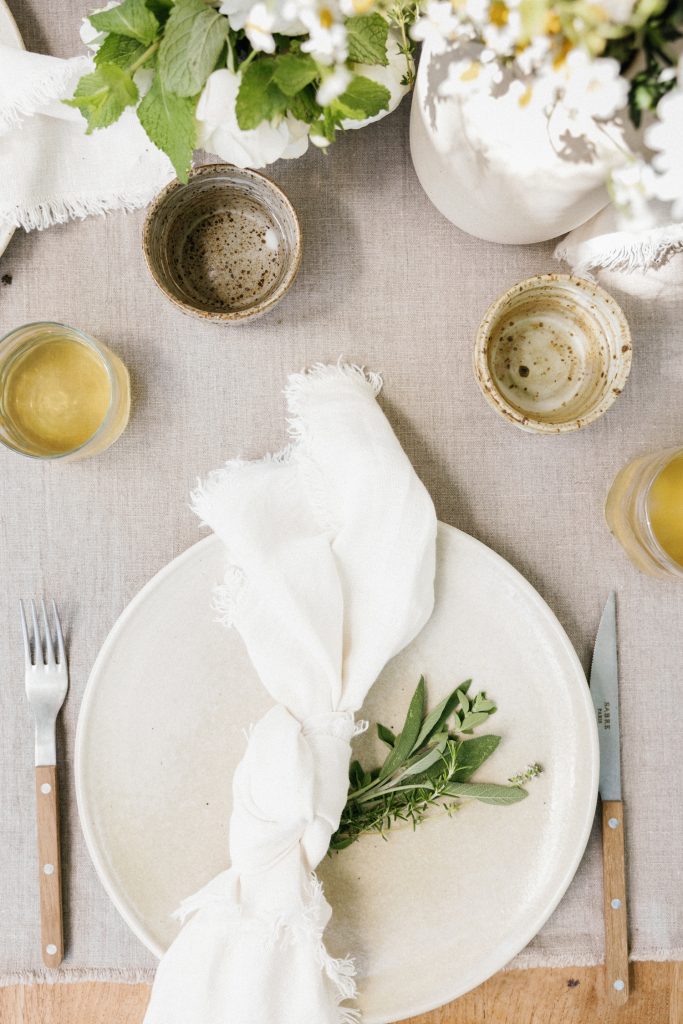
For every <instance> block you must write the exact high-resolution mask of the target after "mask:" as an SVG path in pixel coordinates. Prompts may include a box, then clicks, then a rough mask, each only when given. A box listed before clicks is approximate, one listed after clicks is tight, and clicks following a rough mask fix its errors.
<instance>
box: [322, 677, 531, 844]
mask: <svg viewBox="0 0 683 1024" xmlns="http://www.w3.org/2000/svg"><path fill="white" fill-rule="evenodd" d="M470 682H471V681H470V680H469V679H468V680H467V682H465V683H462V684H461V685H460V686H459V687H457V688H456V689H455V690H454V691H453V692H452V693H451V694H449V695H448V696H447V697H445V698H444V699H443V700H442V701H441V703H440V704H438V705H437V706H436V707H435V708H434V709H433V710H432V711H430V712H428V713H427V714H425V682H424V678H420V681H419V683H418V685H417V689H416V690H415V693H414V694H413V697H412V699H411V702H410V706H409V708H408V714H407V716H406V720H405V722H404V725H403V728H402V730H401V732H400V733H399V734H398V735H397V736H395V735H394V733H393V732H392V731H391V729H388V728H387V726H385V725H379V724H378V726H377V735H378V736H379V738H380V739H381V740H382V742H383V743H385V744H386V745H387V747H388V748H389V752H388V754H387V756H386V759H385V761H384V763H383V764H382V765H381V766H380V767H379V768H375V769H373V770H372V771H366V770H365V769H364V768H363V766H362V765H361V763H360V762H359V761H353V762H352V763H351V767H350V769H349V794H348V798H347V801H346V806H345V807H344V810H343V812H342V816H341V820H340V823H339V828H338V829H337V831H336V832H335V834H334V835H333V836H332V839H331V841H330V850H342V849H344V848H345V847H347V846H350V844H351V843H353V842H355V840H356V839H359V838H360V836H362V835H364V834H366V833H368V832H376V833H379V834H380V835H381V836H383V837H385V838H386V833H387V832H388V831H389V829H390V828H391V827H392V825H393V824H395V823H396V822H409V823H411V824H412V826H413V827H414V828H415V827H417V825H419V823H420V822H421V821H422V820H423V819H424V818H425V816H426V815H427V814H428V813H429V811H430V810H432V809H433V808H435V807H437V806H441V807H443V808H445V810H446V811H448V812H449V813H452V812H453V811H455V810H457V809H458V807H460V806H461V803H462V801H463V800H478V801H479V802H481V803H487V804H497V805H500V806H504V805H507V804H514V803H518V802H519V801H520V800H523V799H524V798H525V797H526V796H527V792H526V790H525V789H523V788H522V787H523V783H524V782H527V781H529V779H532V778H534V777H535V776H536V775H538V774H540V772H541V770H542V769H541V767H540V765H538V764H535V765H531V766H530V767H529V768H527V770H526V772H524V773H522V774H521V775H518V776H515V777H514V778H513V779H511V780H510V782H511V783H512V784H511V785H507V786H506V785H498V784H495V783H488V782H470V779H471V778H472V776H473V775H474V774H475V772H476V771H477V770H478V769H479V768H481V766H482V765H483V764H484V762H485V761H486V760H487V759H488V758H489V757H490V756H491V754H493V752H494V751H495V750H496V748H497V746H498V744H499V743H500V737H499V736H492V735H484V736H475V737H472V738H467V734H468V733H470V732H471V730H472V729H474V728H477V726H479V725H483V723H484V722H485V721H486V720H487V719H488V718H489V716H490V715H492V714H494V712H495V711H496V705H495V704H494V703H493V701H491V700H488V699H487V697H486V694H484V693H478V694H476V696H474V697H470V695H469V688H470Z"/></svg>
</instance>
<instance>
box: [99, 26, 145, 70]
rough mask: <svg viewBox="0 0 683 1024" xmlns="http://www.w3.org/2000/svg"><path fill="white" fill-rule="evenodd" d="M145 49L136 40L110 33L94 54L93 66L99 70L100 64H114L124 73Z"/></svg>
mask: <svg viewBox="0 0 683 1024" xmlns="http://www.w3.org/2000/svg"><path fill="white" fill-rule="evenodd" d="M145 49H146V47H145V44H144V43H139V42H138V41H137V39H131V37H130V36H120V35H118V34H117V33H115V32H110V34H109V35H108V36H105V39H104V42H103V43H102V45H101V46H100V48H99V50H98V51H97V53H96V54H95V66H96V67H98V68H99V67H100V66H101V65H102V64H116V66H117V67H119V68H123V69H124V71H125V70H126V68H127V67H128V66H129V64H132V63H133V61H136V60H138V58H140V57H141V56H142V55H143V53H144V52H145Z"/></svg>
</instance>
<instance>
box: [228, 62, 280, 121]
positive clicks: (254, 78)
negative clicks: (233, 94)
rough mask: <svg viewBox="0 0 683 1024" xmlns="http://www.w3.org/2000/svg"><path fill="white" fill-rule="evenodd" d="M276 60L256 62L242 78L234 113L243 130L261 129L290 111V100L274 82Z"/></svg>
mask: <svg viewBox="0 0 683 1024" xmlns="http://www.w3.org/2000/svg"><path fill="white" fill-rule="evenodd" d="M274 73H275V61H274V60H273V59H272V58H270V57H267V58H263V59H261V60H255V61H254V63H253V64H250V65H249V67H248V68H247V70H246V71H245V72H244V74H243V75H242V81H241V82H240V88H239V92H238V93H237V102H236V104H235V113H236V115H237V123H238V124H239V126H240V128H241V129H242V131H249V130H250V129H251V128H258V126H259V125H260V124H261V122H262V121H270V120H271V118H273V117H275V115H276V114H282V113H284V112H285V110H286V109H287V97H286V96H285V94H284V93H283V92H282V90H281V89H280V88H279V87H278V86H277V85H275V83H274V82H273V74H274Z"/></svg>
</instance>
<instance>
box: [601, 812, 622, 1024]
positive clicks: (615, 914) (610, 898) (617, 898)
mask: <svg viewBox="0 0 683 1024" xmlns="http://www.w3.org/2000/svg"><path fill="white" fill-rule="evenodd" d="M602 870H603V893H604V901H605V975H606V985H607V995H608V998H609V999H610V1001H611V1002H612V1003H615V1004H617V1005H620V1006H621V1005H623V1004H624V1003H625V1002H626V1000H627V999H628V931H627V915H626V865H625V861H624V805H623V804H622V802H621V800H606V801H603V804H602Z"/></svg>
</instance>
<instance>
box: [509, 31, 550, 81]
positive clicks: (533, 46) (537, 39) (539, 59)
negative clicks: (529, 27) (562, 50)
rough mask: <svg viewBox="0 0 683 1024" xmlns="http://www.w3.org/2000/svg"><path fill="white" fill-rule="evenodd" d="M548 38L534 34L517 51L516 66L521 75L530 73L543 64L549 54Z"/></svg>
mask: <svg viewBox="0 0 683 1024" xmlns="http://www.w3.org/2000/svg"><path fill="white" fill-rule="evenodd" d="M550 46H551V43H550V38H549V37H548V36H534V37H533V39H532V40H531V41H530V42H529V43H528V45H527V46H525V47H524V49H523V50H519V51H518V53H517V67H518V68H519V70H520V71H521V72H522V74H523V75H531V74H533V73H534V72H535V71H537V70H538V69H539V68H540V67H542V66H543V64H544V63H545V61H546V60H547V58H548V56H549V54H550Z"/></svg>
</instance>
